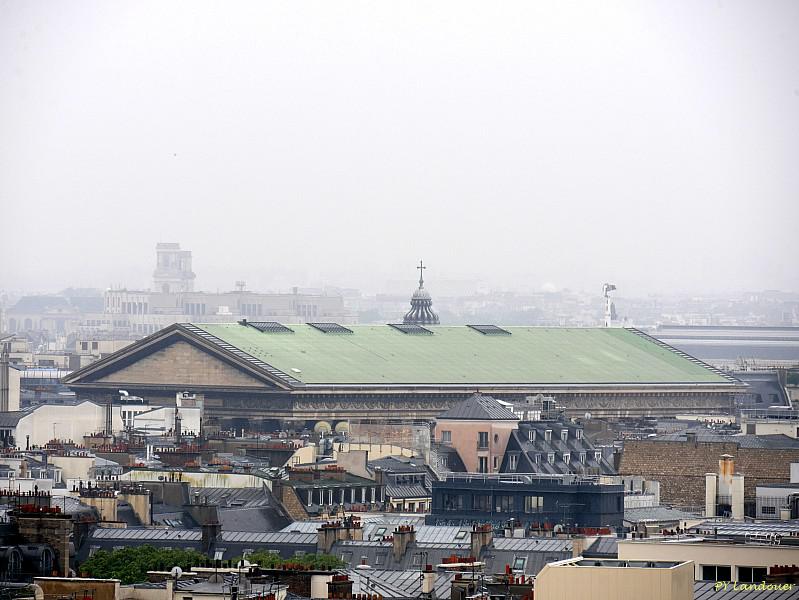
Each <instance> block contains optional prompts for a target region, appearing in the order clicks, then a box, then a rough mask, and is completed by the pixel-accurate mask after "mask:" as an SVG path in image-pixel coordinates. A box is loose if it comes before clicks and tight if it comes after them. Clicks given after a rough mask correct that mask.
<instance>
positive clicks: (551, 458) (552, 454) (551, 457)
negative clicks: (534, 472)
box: [547, 452, 555, 463]
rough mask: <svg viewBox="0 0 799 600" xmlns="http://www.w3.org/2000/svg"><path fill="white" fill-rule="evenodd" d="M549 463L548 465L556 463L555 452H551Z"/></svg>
mask: <svg viewBox="0 0 799 600" xmlns="http://www.w3.org/2000/svg"><path fill="white" fill-rule="evenodd" d="M547 462H548V463H554V462H555V453H554V452H549V453H548V454H547Z"/></svg>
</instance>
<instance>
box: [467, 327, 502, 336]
mask: <svg viewBox="0 0 799 600" xmlns="http://www.w3.org/2000/svg"><path fill="white" fill-rule="evenodd" d="M466 327H470V328H471V329H474V330H475V331H479V332H480V333H482V334H483V335H510V331H508V330H507V329H502V327H497V326H496V325H467V326H466Z"/></svg>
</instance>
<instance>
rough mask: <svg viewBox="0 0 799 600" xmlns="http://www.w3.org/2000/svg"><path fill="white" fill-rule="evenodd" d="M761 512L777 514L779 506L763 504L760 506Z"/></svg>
mask: <svg viewBox="0 0 799 600" xmlns="http://www.w3.org/2000/svg"><path fill="white" fill-rule="evenodd" d="M760 512H762V513H763V514H764V515H776V514H777V507H776V506H762V507H760Z"/></svg>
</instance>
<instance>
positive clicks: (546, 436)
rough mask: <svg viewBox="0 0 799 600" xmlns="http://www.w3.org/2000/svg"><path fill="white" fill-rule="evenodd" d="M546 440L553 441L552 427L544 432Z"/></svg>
mask: <svg viewBox="0 0 799 600" xmlns="http://www.w3.org/2000/svg"><path fill="white" fill-rule="evenodd" d="M544 441H545V442H551V441H552V430H551V429H547V430H546V431H545V432H544Z"/></svg>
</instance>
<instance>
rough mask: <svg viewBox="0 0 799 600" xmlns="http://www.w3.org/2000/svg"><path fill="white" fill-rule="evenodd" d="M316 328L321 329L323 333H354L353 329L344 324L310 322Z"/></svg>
mask: <svg viewBox="0 0 799 600" xmlns="http://www.w3.org/2000/svg"><path fill="white" fill-rule="evenodd" d="M308 325H310V326H311V327H313V328H314V329H317V330H319V331H321V332H322V333H338V334H350V333H352V329H348V328H346V327H344V325H339V324H338V323H308Z"/></svg>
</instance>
